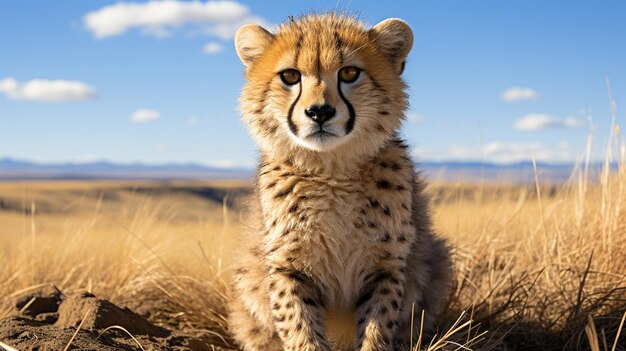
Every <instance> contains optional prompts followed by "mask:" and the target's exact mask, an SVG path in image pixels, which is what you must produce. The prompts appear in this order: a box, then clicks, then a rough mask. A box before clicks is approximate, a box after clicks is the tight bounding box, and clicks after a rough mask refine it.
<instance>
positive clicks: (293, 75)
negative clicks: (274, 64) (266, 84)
mask: <svg viewBox="0 0 626 351" xmlns="http://www.w3.org/2000/svg"><path fill="white" fill-rule="evenodd" d="M279 75H280V79H281V80H282V81H283V83H285V84H287V85H294V84H298V82H300V72H298V71H297V70H295V69H291V68H290V69H286V70H284V71H282V72H280V73H279Z"/></svg>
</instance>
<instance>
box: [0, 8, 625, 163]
mask: <svg viewBox="0 0 626 351" xmlns="http://www.w3.org/2000/svg"><path fill="white" fill-rule="evenodd" d="M156 2H157V1H155V2H153V3H147V2H145V1H133V2H130V1H125V2H115V1H69V0H66V1H51V0H48V1H41V0H20V1H2V2H0V158H2V157H11V158H17V159H26V160H34V161H41V162H57V161H73V162H86V161H91V160H110V161H117V162H135V161H140V162H146V163H163V162H198V163H203V164H210V165H222V166H251V165H254V163H255V160H256V157H257V153H256V151H255V149H256V147H255V145H254V143H253V141H252V140H251V138H250V137H249V135H248V134H247V131H246V130H245V128H244V126H243V124H242V123H241V122H240V120H239V114H238V112H237V99H238V94H239V90H240V87H241V85H242V84H243V78H242V65H241V63H240V61H239V60H238V58H237V55H236V53H235V51H234V48H233V44H232V35H233V34H234V30H235V29H236V28H237V26H238V25H240V24H242V23H245V22H250V21H252V22H259V23H266V24H267V25H269V26H271V25H273V24H275V23H279V22H281V21H283V20H284V19H285V18H286V17H287V16H289V15H296V16H297V15H299V14H302V13H305V12H308V11H325V10H332V9H335V8H337V9H340V10H342V11H343V10H346V9H347V11H348V12H350V13H356V14H358V15H359V16H360V17H361V18H362V19H363V20H364V21H365V22H366V23H368V24H370V25H374V24H376V23H377V22H379V21H381V20H383V19H385V18H388V17H400V18H403V19H405V20H406V21H407V22H408V23H409V24H410V25H411V26H412V28H413V30H414V33H415V42H414V46H413V51H412V53H411V55H410V56H409V61H408V64H407V69H406V72H405V73H404V74H405V78H406V80H407V81H408V83H409V85H410V91H409V92H410V95H411V98H410V102H411V110H410V111H409V113H408V114H409V119H408V121H407V122H406V123H405V125H404V127H403V135H404V136H405V137H406V138H407V139H408V140H409V142H410V144H411V145H412V146H413V147H414V154H415V155H416V157H417V158H418V159H421V160H479V159H480V158H481V157H484V159H486V160H487V161H494V162H513V161H519V160H530V157H531V154H533V153H534V154H535V156H536V158H537V159H538V160H540V161H544V162H569V161H574V160H576V159H577V158H579V157H581V156H582V155H583V152H584V147H585V143H586V140H587V136H588V134H589V133H590V128H589V120H588V117H589V116H591V117H592V121H593V125H594V127H593V128H592V133H593V136H594V141H595V146H594V150H595V151H594V152H595V153H596V154H598V155H600V154H601V151H602V150H603V148H604V145H605V143H606V138H607V136H608V132H609V129H610V105H609V102H608V96H607V83H606V78H607V77H608V78H610V81H611V86H612V91H613V98H614V100H615V101H616V103H617V106H618V114H617V118H618V121H620V120H624V118H625V113H624V110H623V109H620V106H623V104H624V102H626V45H624V43H626V21H625V20H624V18H626V2H624V1H602V2H598V1H545V0H542V1H535V0H531V1H471V2H470V1H446V0H437V1H435V0H432V1H404V2H400V1H363V0H352V1H343V0H342V1H339V2H338V1H286V0H282V1H256V2H253V1H239V2H230V1H225V2H208V3H207V2H206V1H199V2H193V3H190V2H188V1H182V0H181V1H176V0H168V1H166V3H165V4H155V3H156ZM164 5H166V6H164ZM168 9H170V10H171V9H175V10H176V11H170V10H168Z"/></svg>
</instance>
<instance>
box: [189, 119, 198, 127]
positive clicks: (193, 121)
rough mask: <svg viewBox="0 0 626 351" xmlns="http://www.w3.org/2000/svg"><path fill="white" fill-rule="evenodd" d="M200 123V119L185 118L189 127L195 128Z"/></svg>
mask: <svg viewBox="0 0 626 351" xmlns="http://www.w3.org/2000/svg"><path fill="white" fill-rule="evenodd" d="M199 123H200V118H198V117H189V118H187V124H189V125H190V126H195V125H197V124H199Z"/></svg>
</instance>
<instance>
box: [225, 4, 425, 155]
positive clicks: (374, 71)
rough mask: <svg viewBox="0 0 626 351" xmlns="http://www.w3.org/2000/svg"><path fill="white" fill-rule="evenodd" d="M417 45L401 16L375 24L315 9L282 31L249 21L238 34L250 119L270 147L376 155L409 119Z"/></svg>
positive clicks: (246, 112)
mask: <svg viewBox="0 0 626 351" xmlns="http://www.w3.org/2000/svg"><path fill="white" fill-rule="evenodd" d="M412 44H413V33H412V31H411V29H410V27H409V26H408V25H407V24H406V23H405V22H403V21H402V20H399V19H387V20H384V21H382V22H380V23H378V24H377V25H375V26H374V27H372V28H371V29H367V28H365V27H364V26H363V25H362V24H361V23H359V22H358V21H356V20H355V19H354V18H352V17H346V16H339V15H336V14H325V15H308V16H305V17H303V18H300V19H297V20H294V19H293V18H292V19H291V20H290V21H288V22H286V23H284V24H282V25H281V26H280V28H279V29H278V30H277V31H276V32H275V33H270V32H269V31H267V30H266V29H264V28H262V27H261V26H258V25H251V24H250V25H245V26H243V27H241V28H239V30H238V31H237V34H236V36H235V46H236V49H237V54H238V55H239V58H240V59H241V61H242V62H243V63H244V65H245V66H246V74H245V75H246V79H247V83H246V85H245V87H244V90H243V92H242V95H241V103H242V108H241V109H242V112H243V119H244V121H245V122H247V124H248V125H249V128H250V129H251V131H252V134H253V135H254V136H255V137H256V138H257V141H258V142H259V144H260V146H261V148H262V149H264V150H266V151H270V152H277V151H282V152H289V151H298V150H302V149H305V150H309V152H310V151H313V152H339V150H343V151H344V152H348V151H349V152H352V153H354V152H356V153H359V152H360V153H361V154H368V153H370V154H371V153H372V152H373V151H375V150H378V149H379V148H380V147H381V146H382V145H383V143H384V142H385V141H386V140H388V139H389V138H391V137H392V136H393V135H394V134H395V132H396V130H397V129H398V128H399V126H400V124H401V121H402V119H403V116H404V110H405V108H406V106H407V96H406V94H405V92H404V90H405V88H406V85H405V84H404V82H403V81H402V79H401V77H400V75H401V73H402V71H403V69H404V64H405V60H406V58H407V55H408V54H409V51H410V50H411V46H412ZM285 147H290V148H289V149H285ZM277 149H279V150H277Z"/></svg>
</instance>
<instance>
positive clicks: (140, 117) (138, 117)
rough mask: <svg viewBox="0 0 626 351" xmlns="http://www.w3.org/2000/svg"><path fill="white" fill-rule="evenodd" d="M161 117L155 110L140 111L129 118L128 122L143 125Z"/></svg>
mask: <svg viewBox="0 0 626 351" xmlns="http://www.w3.org/2000/svg"><path fill="white" fill-rule="evenodd" d="M160 117H161V114H160V113H159V111H157V110H148V109H140V110H137V111H135V112H133V114H132V115H131V116H130V120H131V121H133V122H138V123H143V122H151V121H156V120H158V119H159V118H160Z"/></svg>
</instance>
